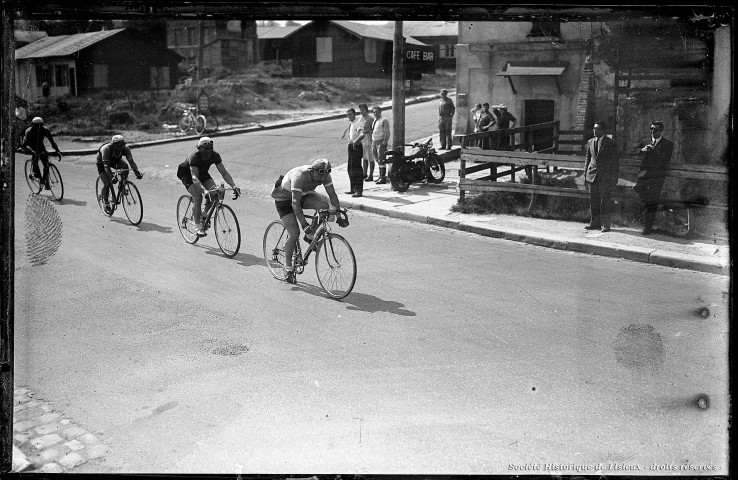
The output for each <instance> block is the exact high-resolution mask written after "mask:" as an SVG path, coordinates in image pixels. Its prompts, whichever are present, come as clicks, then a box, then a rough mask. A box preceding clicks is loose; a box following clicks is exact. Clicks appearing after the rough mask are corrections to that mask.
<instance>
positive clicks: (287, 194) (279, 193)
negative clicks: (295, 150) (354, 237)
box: [272, 158, 346, 284]
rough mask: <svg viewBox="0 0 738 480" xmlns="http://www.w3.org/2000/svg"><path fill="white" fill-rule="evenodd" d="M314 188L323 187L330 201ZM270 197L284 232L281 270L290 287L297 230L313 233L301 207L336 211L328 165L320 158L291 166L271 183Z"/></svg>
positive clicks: (293, 276)
mask: <svg viewBox="0 0 738 480" xmlns="http://www.w3.org/2000/svg"><path fill="white" fill-rule="evenodd" d="M318 185H323V187H324V188H325V191H326V193H328V197H329V198H330V203H329V202H328V198H326V197H325V196H324V195H321V194H320V193H318V192H316V191H315V189H316V188H317V186H318ZM272 198H274V203H275V205H276V207H277V212H278V213H279V218H280V219H281V220H282V223H283V224H284V228H285V229H286V230H287V241H286V243H285V246H284V254H285V271H286V272H287V277H286V278H285V281H286V282H288V283H292V284H294V283H297V279H296V278H295V269H294V266H293V265H292V255H293V253H294V251H295V244H296V243H297V239H298V238H299V236H300V227H301V226H302V229H303V231H304V232H305V234H306V235H308V236H310V235H312V234H313V233H315V232H314V231H313V229H312V226H311V225H310V224H308V222H307V220H305V214H304V213H303V211H302V210H303V209H304V208H310V209H315V210H321V209H325V208H328V209H329V210H330V211H331V212H336V211H337V210H338V209H339V208H340V204H339V202H338V195H336V190H335V189H334V188H333V179H332V178H331V163H330V162H329V161H328V160H326V159H324V158H321V159H318V160H315V161H314V162H313V163H312V165H303V166H301V167H295V168H293V169H292V170H290V171H289V172H287V173H286V174H285V175H281V176H280V177H279V178H278V179H277V181H276V182H275V183H274V189H272ZM337 223H338V225H340V226H341V227H344V226H346V224H345V223H344V222H343V220H342V219H339V221H338V222H337Z"/></svg>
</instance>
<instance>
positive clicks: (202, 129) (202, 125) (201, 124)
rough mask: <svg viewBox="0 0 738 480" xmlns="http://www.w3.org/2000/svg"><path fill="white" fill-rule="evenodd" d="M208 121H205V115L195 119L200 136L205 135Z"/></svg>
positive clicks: (196, 129)
mask: <svg viewBox="0 0 738 480" xmlns="http://www.w3.org/2000/svg"><path fill="white" fill-rule="evenodd" d="M207 124H208V121H207V120H205V117H204V116H203V115H198V116H197V118H195V131H196V132H197V133H198V135H202V134H203V133H205V127H206V126H207Z"/></svg>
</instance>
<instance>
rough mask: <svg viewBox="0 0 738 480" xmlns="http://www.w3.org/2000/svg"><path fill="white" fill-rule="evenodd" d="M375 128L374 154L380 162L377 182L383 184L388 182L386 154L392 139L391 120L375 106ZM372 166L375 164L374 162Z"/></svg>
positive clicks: (373, 136) (373, 132)
mask: <svg viewBox="0 0 738 480" xmlns="http://www.w3.org/2000/svg"><path fill="white" fill-rule="evenodd" d="M372 113H374V118H375V120H374V129H373V130H372V156H373V157H374V158H375V159H376V161H377V163H378V164H379V178H378V179H377V183H378V184H380V185H383V184H385V183H387V165H386V164H385V163H384V160H385V158H384V155H385V153H387V144H388V143H389V139H390V126H389V120H387V119H386V118H384V117H383V116H382V109H381V108H379V107H374V108H373V109H372ZM372 166H374V165H373V164H372Z"/></svg>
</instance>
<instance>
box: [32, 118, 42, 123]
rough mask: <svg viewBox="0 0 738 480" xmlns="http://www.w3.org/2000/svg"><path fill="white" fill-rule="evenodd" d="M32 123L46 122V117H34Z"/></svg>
mask: <svg viewBox="0 0 738 480" xmlns="http://www.w3.org/2000/svg"><path fill="white" fill-rule="evenodd" d="M31 123H44V119H43V118H41V117H33V120H31Z"/></svg>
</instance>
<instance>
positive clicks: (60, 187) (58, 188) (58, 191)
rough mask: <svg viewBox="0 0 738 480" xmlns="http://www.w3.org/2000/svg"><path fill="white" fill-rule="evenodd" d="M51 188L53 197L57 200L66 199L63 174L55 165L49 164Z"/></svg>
mask: <svg viewBox="0 0 738 480" xmlns="http://www.w3.org/2000/svg"><path fill="white" fill-rule="evenodd" d="M49 186H50V187H51V196H52V197H54V198H55V199H57V200H61V199H62V198H64V182H62V177H61V173H60V172H59V169H58V168H57V167H56V165H54V164H51V163H50V164H49Z"/></svg>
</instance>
